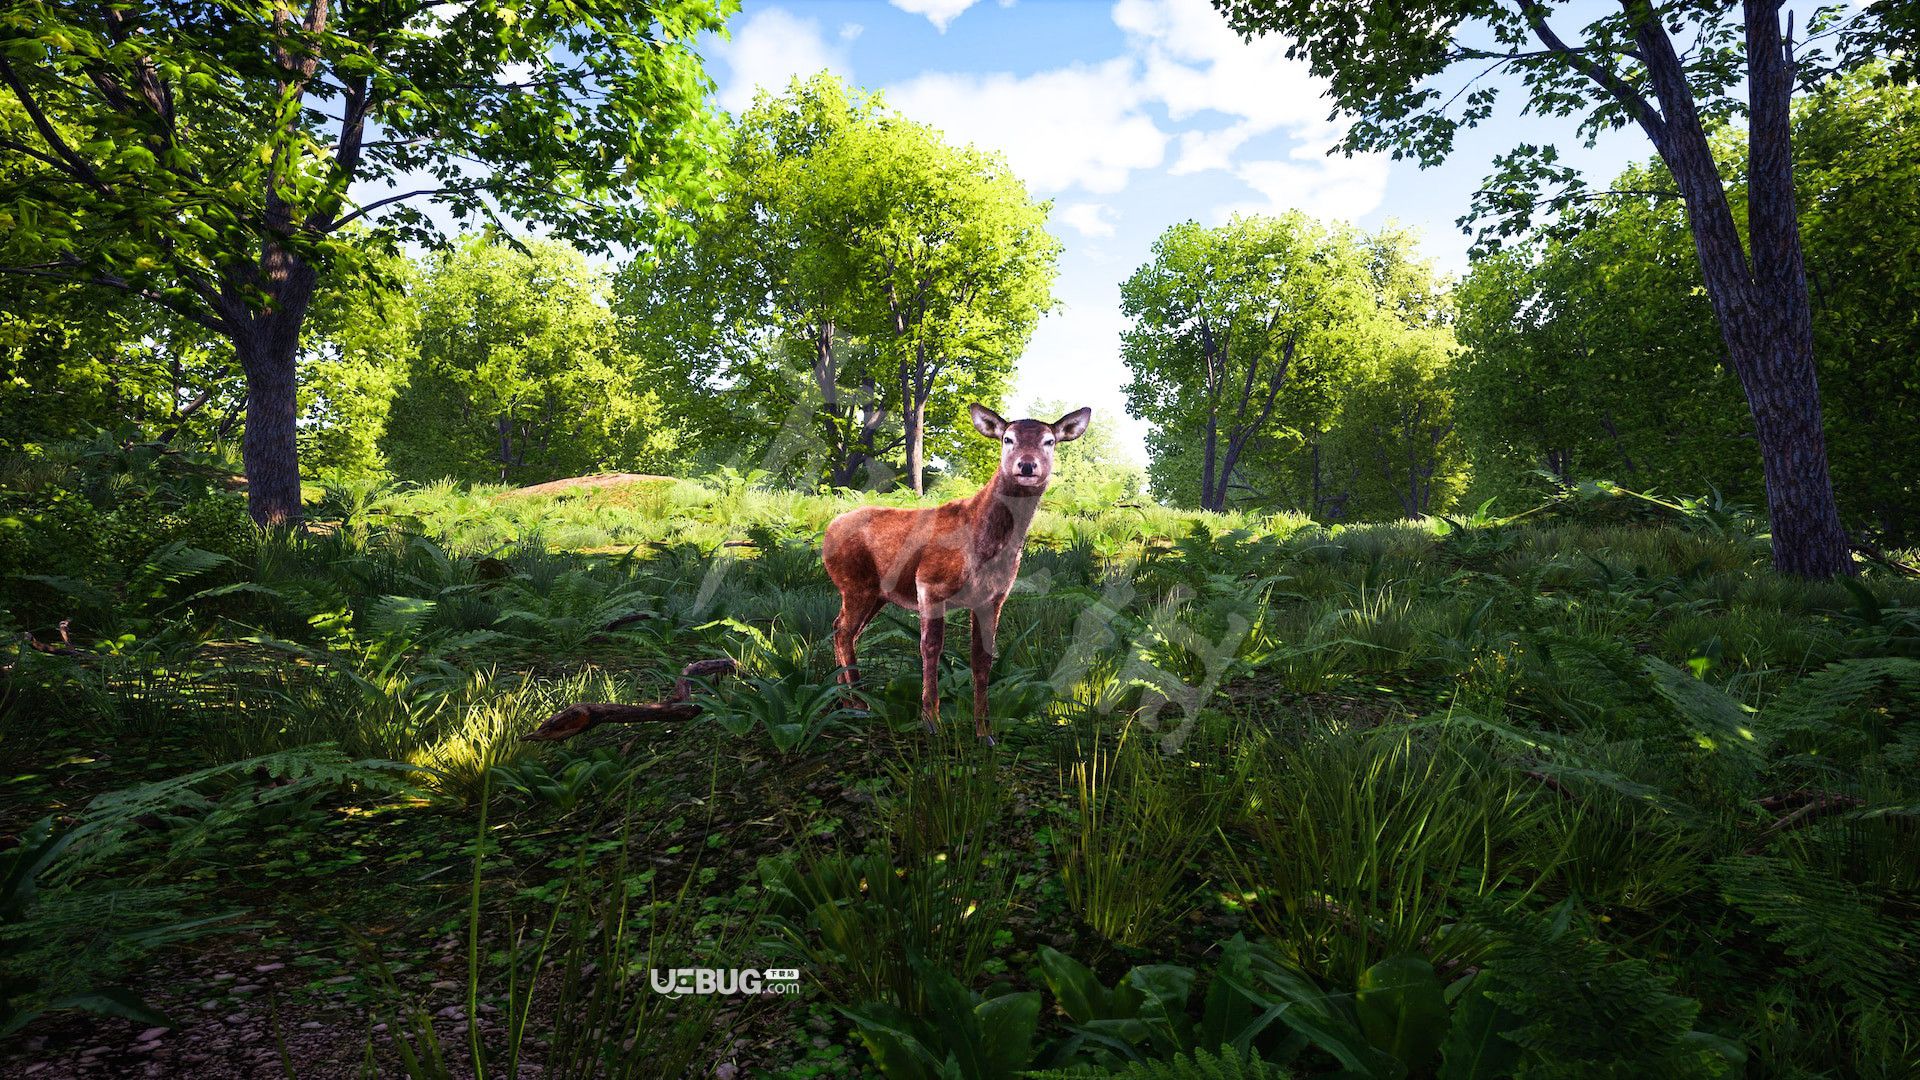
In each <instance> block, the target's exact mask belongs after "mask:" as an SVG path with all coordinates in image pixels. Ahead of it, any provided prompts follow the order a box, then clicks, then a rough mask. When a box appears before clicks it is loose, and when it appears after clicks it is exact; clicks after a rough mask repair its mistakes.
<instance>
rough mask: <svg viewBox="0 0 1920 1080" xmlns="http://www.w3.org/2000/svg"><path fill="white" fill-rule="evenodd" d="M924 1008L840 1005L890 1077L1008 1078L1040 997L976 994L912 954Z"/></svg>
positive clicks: (1025, 1050) (1024, 1054) (1018, 1071)
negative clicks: (910, 1009) (914, 1009)
mask: <svg viewBox="0 0 1920 1080" xmlns="http://www.w3.org/2000/svg"><path fill="white" fill-rule="evenodd" d="M912 969H913V972H914V974H915V977H916V978H918V979H919V980H920V981H921V983H922V992H923V995H924V1000H925V1007H924V1008H923V1009H921V1010H918V1011H917V1012H909V1011H907V1010H905V1009H903V1008H901V1007H899V1006H897V1005H894V1004H891V1003H888V1002H884V1001H868V1002H862V1003H861V1004H859V1005H854V1006H851V1007H848V1008H844V1009H842V1010H841V1011H842V1012H844V1013H845V1014H846V1015H847V1017H848V1018H850V1019H851V1020H852V1021H853V1022H854V1024H855V1026H856V1029H857V1030H858V1031H859V1033H860V1040H861V1041H862V1042H863V1043H865V1044H866V1046H867V1049H868V1050H869V1051H871V1052H872V1054H873V1059H874V1062H875V1064H877V1065H878V1066H879V1067H880V1071H881V1072H882V1073H883V1074H885V1075H886V1076H888V1077H890V1078H892V1080H1013V1078H1014V1077H1018V1076H1022V1075H1025V1069H1026V1067H1027V1065H1028V1064H1029V1063H1030V1062H1032V1060H1033V1055H1034V1032H1035V1031H1036V1030H1037V1029H1038V1027H1039V1024H1040V995H1039V993H1037V992H1035V991H1032V990H1028V991H1024V992H1019V993H1014V992H1007V993H1000V994H997V995H989V996H982V995H980V994H976V993H973V992H971V991H969V990H968V989H967V988H966V987H965V986H962V985H961V983H960V980H958V979H956V978H954V977H953V976H952V975H951V974H948V973H947V972H945V971H942V970H940V969H938V968H935V967H932V966H931V965H929V964H927V963H926V962H925V961H924V960H921V959H920V958H918V957H915V958H914V960H913V963H912Z"/></svg>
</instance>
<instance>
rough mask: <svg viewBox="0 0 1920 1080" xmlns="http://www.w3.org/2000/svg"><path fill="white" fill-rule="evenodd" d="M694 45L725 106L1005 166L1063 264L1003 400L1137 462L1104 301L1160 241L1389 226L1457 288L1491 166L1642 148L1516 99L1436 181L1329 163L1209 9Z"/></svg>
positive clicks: (884, 17)
mask: <svg viewBox="0 0 1920 1080" xmlns="http://www.w3.org/2000/svg"><path fill="white" fill-rule="evenodd" d="M1565 29H1566V30H1567V31H1572V30H1575V29H1577V23H1569V25H1568V26H1567V27H1566V28H1565ZM703 51H704V52H705V53H706V54H707V56H708V58H709V70H710V72H711V73H712V75H713V77H714V79H715V80H716V82H717V83H718V85H719V94H720V101H721V103H722V104H723V105H724V106H726V107H728V108H730V109H733V110H739V109H742V108H744V107H745V106H746V105H748V104H749V103H751V101H752V99H753V95H754V92H755V90H756V88H761V87H764V88H767V89H772V90H779V89H781V88H784V87H785V86H786V84H787V80H788V79H789V78H791V77H792V76H793V75H795V74H803V73H811V72H814V71H818V70H821V69H823V68H824V69H828V70H831V71H833V72H835V73H837V74H839V75H841V76H842V77H844V78H846V79H848V80H849V81H852V82H855V83H858V84H859V85H862V86H866V87H869V88H873V89H878V90H881V91H883V92H884V93H885V95H886V98H887V100H888V101H889V102H890V103H891V104H892V105H893V106H894V107H895V108H896V109H897V110H899V111H900V112H901V113H904V114H905V115H907V116H910V117H912V118H913V119H916V120H920V121H924V122H927V123H930V124H933V125H934V126H936V127H939V128H941V129H942V130H944V131H945V132H946V133H947V135H948V137H949V138H951V139H953V140H954V141H956V142H969V143H973V144H975V145H978V146H981V147H983V148H988V149H992V150H996V151H998V152H1000V153H1002V154H1004V155H1005V156H1006V158H1007V160H1008V161H1009V162H1010V163H1011V165H1012V166H1013V169H1014V171H1015V172H1017V173H1018V174H1019V175H1020V176H1021V177H1022V179H1024V180H1025V181H1026V182H1027V185H1028V187H1029V188H1030V189H1031V190H1032V191H1033V193H1034V194H1035V195H1036V196H1039V197H1042V198H1048V199H1051V200H1053V204H1054V207H1053V217H1052V229H1053V232H1054V234H1055V235H1057V236H1058V237H1059V238H1060V239H1061V241H1062V242H1063V243H1064V245H1065V251H1064V253H1063V254H1062V256H1061V261H1060V278H1059V281H1058V283H1057V285H1056V288H1055V292H1056V295H1057V296H1058V298H1059V300H1060V309H1059V310H1058V311H1056V312H1054V313H1052V314H1050V315H1048V316H1047V317H1046V318H1045V319H1044V320H1043V321H1042V323H1041V326H1040V328H1039V330H1038V331H1037V332H1036V333H1035V335H1034V339H1033V342H1032V344H1031V346H1030V347H1029V348H1028V350H1027V353H1026V355H1025V356H1024V357H1023V359H1022V360H1021V362H1020V366H1019V369H1018V372H1017V375H1016V379H1015V386H1014V392H1013V395H1012V398H1011V400H1009V401H1007V402H1005V403H1003V404H1004V405H1006V406H1007V407H1008V408H1009V409H1015V410H1024V408H1025V406H1026V405H1027V404H1029V403H1031V402H1032V401H1034V400H1041V399H1055V400H1069V401H1071V403H1072V404H1074V405H1083V404H1084V405H1090V406H1092V407H1093V409H1094V411H1095V415H1096V422H1109V423H1117V424H1118V425H1119V427H1120V430H1119V434H1120V441H1121V444H1122V445H1123V446H1126V447H1128V448H1129V449H1130V450H1132V451H1133V452H1135V453H1136V454H1142V456H1143V457H1144V455H1143V451H1142V449H1141V447H1142V439H1143V438H1144V436H1145V431H1146V429H1145V425H1144V424H1143V423H1141V422H1140V421H1137V420H1135V419H1133V418H1131V417H1127V416H1125V415H1124V411H1123V410H1124V402H1125V398H1124V395H1123V393H1122V391H1121V387H1122V386H1123V385H1124V383H1125V381H1126V369H1125V366H1124V365H1123V364H1122V363H1121V361H1120V356H1119V345H1120V331H1121V329H1122V328H1123V327H1124V325H1125V322H1124V320H1123V319H1122V317H1121V315H1120V310H1119V303H1120V299H1119V285H1120V282H1121V281H1123V280H1124V279H1125V278H1126V277H1127V275H1129V274H1130V273H1132V271H1133V270H1134V268H1136V267H1137V266H1139V265H1140V264H1141V263H1142V262H1144V261H1145V260H1146V259H1147V257H1148V255H1149V249H1150V247H1151V245H1152V243H1153V240H1154V238H1155V237H1156V236H1157V235H1158V234H1159V233H1160V232H1161V230H1163V229H1164V228H1166V227H1167V226H1168V225H1171V224H1174V223H1176V222H1179V221H1184V220H1187V219H1189V218H1191V219H1194V220H1198V221H1200V222H1203V223H1206V224H1215V223H1218V222H1222V221H1225V220H1226V219H1227V217H1228V216H1229V215H1231V214H1233V213H1235V212H1241V213H1258V212H1272V211H1278V210H1284V209H1287V208H1299V209H1302V210H1305V211H1307V212H1308V213H1311V214H1313V215H1315V216H1317V217H1322V218H1342V219H1346V220H1350V221H1354V222H1357V223H1359V224H1361V225H1363V226H1369V227H1373V226H1378V225H1381V224H1383V223H1385V222H1386V221H1388V220H1390V219H1392V220H1398V221H1399V222H1401V223H1403V224H1408V225H1412V226H1416V227H1417V228H1419V229H1420V230H1421V232H1422V234H1423V237H1424V241H1423V246H1424V249H1425V251H1426V253H1427V254H1428V256H1429V257H1430V258H1432V259H1433V260H1434V262H1435V264H1436V265H1437V266H1438V267H1439V268H1440V269H1441V270H1443V271H1445V272H1449V273H1459V272H1461V271H1463V270H1464V269H1465V267H1466V249H1467V243H1468V240H1467V238H1466V237H1465V236H1463V235H1461V234H1460V232H1459V230H1458V229H1457V228H1455V226H1454V224H1453V222H1454V219H1455V218H1457V217H1459V216H1460V214H1461V213H1462V212H1463V211H1464V210H1465V209H1466V207H1467V205H1468V201H1469V198H1470V196H1471V194H1472V192H1473V191H1474V189H1475V188H1476V187H1477V186H1478V185H1479V182H1480V181H1481V179H1482V178H1483V177H1484V176H1485V175H1486V173H1487V171H1488V161H1489V159H1490V158H1491V157H1492V155H1494V154H1496V153H1499V152H1501V151H1504V150H1507V149H1510V148H1511V147H1512V146H1513V145H1514V144H1515V143H1518V142H1521V141H1551V142H1555V143H1557V144H1558V145H1559V147H1560V149H1561V151H1562V153H1563V155H1564V156H1566V157H1567V158H1569V159H1570V161H1571V163H1572V164H1574V165H1576V166H1578V167H1581V168H1583V169H1585V170H1586V171H1587V172H1588V174H1589V177H1590V179H1593V180H1595V181H1605V180H1606V179H1609V178H1611V177H1612V176H1613V175H1614V174H1615V173H1617V172H1618V171H1619V170H1620V169H1621V168H1623V167H1624V166H1625V165H1626V164H1627V163H1628V162H1630V161H1633V160H1636V159H1639V158H1643V157H1646V156H1648V155H1649V154H1650V153H1651V147H1650V146H1649V145H1648V144H1647V143H1646V141H1645V139H1644V138H1642V137H1641V136H1640V135H1639V133H1638V132H1635V131H1627V132H1619V133H1614V134H1612V135H1609V136H1607V137H1605V138H1603V139H1602V140H1601V141H1600V143H1599V144H1597V145H1596V146H1595V147H1594V148H1593V149H1591V150H1589V149H1586V148H1584V147H1581V146H1580V145H1579V141H1578V140H1577V139H1576V138H1574V137H1573V130H1572V128H1573V124H1572V122H1571V121H1569V120H1560V119H1539V118H1532V117H1523V116H1519V115H1518V108H1519V105H1520V103H1521V101H1522V98H1521V97H1520V95H1519V94H1517V93H1515V94H1509V95H1507V98H1508V102H1507V104H1506V106H1505V107H1504V109H1503V113H1502V115H1501V116H1500V117H1499V120H1498V123H1496V124H1495V125H1492V126H1491V127H1490V128H1487V129H1483V130H1481V131H1478V132H1472V133H1468V134H1466V135H1465V136H1464V137H1463V138H1462V139H1461V140H1460V142H1459V145H1458V147H1457V149H1456V151H1455V153H1454V156H1453V157H1452V158H1451V159H1449V161H1448V162H1447V163H1446V164H1445V165H1443V166H1440V167H1438V168H1434V169H1429V170H1424V171H1423V170H1421V169H1419V168H1417V167H1416V166H1414V165H1413V164H1411V163H1409V162H1395V161H1391V160H1389V159H1387V158H1385V157H1371V158H1351V159H1350V158H1343V157H1340V156H1338V155H1335V156H1332V157H1328V156H1326V149H1327V147H1328V146H1329V144H1330V143H1331V142H1332V140H1333V139H1335V138H1336V137H1337V136H1338V134H1339V131H1340V127H1339V121H1338V120H1334V121H1329V119H1328V112H1329V107H1328V104H1327V102H1326V101H1325V100H1324V99H1323V97H1322V96H1321V94H1322V87H1321V85H1320V84H1318V83H1317V82H1316V81H1315V80H1313V79H1312V78H1311V77H1310V76H1309V75H1308V74H1307V72H1306V70H1305V65H1304V63H1301V62H1296V61H1289V60H1287V59H1286V57H1285V42H1284V41H1281V40H1278V39H1268V40H1259V41H1255V42H1253V43H1251V44H1248V43H1244V42H1241V41H1240V40H1239V39H1238V38H1237V37H1236V36H1235V35H1234V34H1233V33H1232V32H1231V31H1230V30H1228V29H1227V27H1226V24H1225V22H1224V21H1223V20H1222V19H1221V18H1220V16H1219V15H1218V14H1217V13H1216V12H1215V11H1214V10H1213V9H1212V8H1211V7H1209V6H1208V5H1207V3H1206V2H1205V0H1012V2H1007V0H744V7H743V9H742V10H741V12H740V13H739V14H738V15H736V16H735V17H734V19H733V21H732V23H731V34H730V40H724V41H722V40H714V41H710V42H708V43H706V44H705V46H704V48H703Z"/></svg>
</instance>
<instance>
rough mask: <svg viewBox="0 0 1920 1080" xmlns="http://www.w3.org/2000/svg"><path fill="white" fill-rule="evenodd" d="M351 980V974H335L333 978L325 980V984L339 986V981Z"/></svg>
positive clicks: (346, 981) (347, 981)
mask: <svg viewBox="0 0 1920 1080" xmlns="http://www.w3.org/2000/svg"><path fill="white" fill-rule="evenodd" d="M352 981H353V976H351V975H335V976H334V977H333V978H331V979H328V980H327V985H328V986H339V985H340V984H341V983H350V982H352Z"/></svg>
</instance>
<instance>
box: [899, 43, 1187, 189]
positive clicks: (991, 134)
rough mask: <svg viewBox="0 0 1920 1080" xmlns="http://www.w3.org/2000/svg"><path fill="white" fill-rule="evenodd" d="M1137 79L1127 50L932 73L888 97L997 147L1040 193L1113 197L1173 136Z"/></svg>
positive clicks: (961, 135)
mask: <svg viewBox="0 0 1920 1080" xmlns="http://www.w3.org/2000/svg"><path fill="white" fill-rule="evenodd" d="M1134 76H1135V67H1134V62H1133V60H1132V59H1131V58H1128V57H1116V58H1114V59H1112V60H1109V61H1107V62H1105V63H1102V64H1093V65H1088V64H1075V65H1072V66H1070V67H1065V68H1058V69H1055V70H1053V71H1043V72H1040V73H1038V74H1035V75H1029V76H1025V77H1020V76H1016V75H1010V74H1004V73H1001V74H986V75H977V74H956V73H931V74H926V75H921V76H919V77H918V78H915V79H913V80H912V81H911V82H908V83H906V84H904V85H901V86H897V87H890V88H888V90H887V101H888V102H889V103H890V104H892V106H893V107H894V108H895V109H897V110H899V111H900V112H901V113H902V114H903V115H905V116H908V117H911V118H913V119H915V120H920V121H923V122H925V123H929V124H932V125H933V126H935V127H937V128H939V129H941V130H942V131H944V132H946V134H947V136H948V137H949V138H952V139H955V140H958V141H960V142H969V143H973V144H974V145H976V146H979V147H981V148H983V149H988V150H998V151H1000V152H1001V153H1003V154H1005V155H1006V157H1007V162H1008V164H1010V165H1012V166H1013V170H1014V172H1015V173H1017V174H1018V175H1019V176H1020V178H1021V179H1022V180H1025V181H1026V182H1027V184H1028V185H1029V186H1031V187H1033V188H1035V189H1036V190H1039V191H1061V190H1064V189H1066V188H1069V187H1073V186H1075V185H1078V186H1080V187H1081V188H1084V189H1085V190H1087V191H1089V192H1092V193H1094V194H1110V193H1113V192H1117V191H1120V190H1121V189H1123V188H1125V187H1126V186H1127V177H1128V174H1129V173H1131V172H1132V171H1133V170H1135V169H1150V168H1153V167H1154V166H1156V165H1159V164H1160V162H1161V161H1162V160H1163V159H1164V158H1165V156H1166V147H1167V135H1166V133H1165V132H1163V131H1161V130H1160V129H1159V127H1158V126H1156V125H1155V124H1154V122H1153V121H1152V119H1150V118H1149V117H1148V116H1147V115H1146V114H1145V113H1143V112H1141V111H1140V105H1141V97H1140V91H1139V84H1138V82H1137V80H1136V79H1135V77H1134Z"/></svg>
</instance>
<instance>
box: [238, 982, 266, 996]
mask: <svg viewBox="0 0 1920 1080" xmlns="http://www.w3.org/2000/svg"><path fill="white" fill-rule="evenodd" d="M233 992H234V993H236V994H257V993H259V992H260V984H259V983H243V984H241V985H239V986H236V987H234V988H233Z"/></svg>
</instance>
